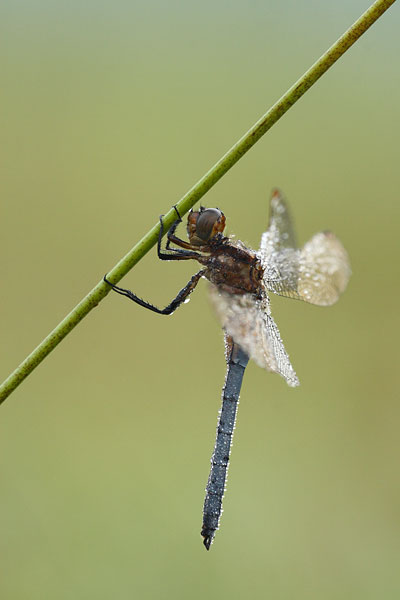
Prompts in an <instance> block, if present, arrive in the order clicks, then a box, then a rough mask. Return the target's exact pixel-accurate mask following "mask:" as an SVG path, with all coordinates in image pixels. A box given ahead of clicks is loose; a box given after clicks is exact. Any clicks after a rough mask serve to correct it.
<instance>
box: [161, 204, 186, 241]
mask: <svg viewBox="0 0 400 600" xmlns="http://www.w3.org/2000/svg"><path fill="white" fill-rule="evenodd" d="M174 209H175V212H176V215H177V217H178V218H177V219H176V221H175V222H174V223H172V225H171V227H170V229H169V231H168V234H167V238H168V239H167V243H166V244H165V249H166V250H174V248H170V247H169V245H170V243H171V241H172V240H170V237H171V236H174V234H175V231H176V228H177V227H178V225H179V224H180V223H182V217H181V215H180V213H179V210H178V208H177V206H176V204H174ZM175 250H176V248H175Z"/></svg>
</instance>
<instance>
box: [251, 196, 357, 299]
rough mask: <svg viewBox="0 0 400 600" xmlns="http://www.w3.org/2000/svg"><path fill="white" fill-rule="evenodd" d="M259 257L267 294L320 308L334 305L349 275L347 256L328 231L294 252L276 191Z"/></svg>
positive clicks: (287, 220)
mask: <svg viewBox="0 0 400 600" xmlns="http://www.w3.org/2000/svg"><path fill="white" fill-rule="evenodd" d="M258 257H259V258H260V260H261V262H262V265H263V267H264V283H265V286H266V288H267V289H268V290H269V291H270V292H273V293H274V294H278V295H279V296H286V297H287V298H295V299H297V300H304V301H305V302H309V303H311V304H317V305H319V306H329V305H330V304H334V302H336V301H337V300H338V298H339V295H340V294H341V293H342V292H343V291H344V290H345V289H346V286H347V283H348V281H349V278H350V275H351V269H350V263H349V257H348V255H347V252H346V250H345V249H344V248H343V246H342V244H341V242H340V241H339V240H338V238H337V237H336V236H335V235H334V234H333V233H331V232H330V231H324V232H321V233H317V234H316V235H314V236H313V237H312V238H311V240H309V241H308V242H307V243H306V244H305V246H304V247H303V248H302V249H297V248H296V243H295V237H294V233H293V227H292V224H291V220H290V216H289V212H288V209H287V205H286V202H285V201H284V199H283V198H282V196H281V195H280V194H279V192H277V191H275V192H274V193H273V195H272V198H271V214H270V221H269V227H268V230H267V231H266V232H265V233H264V234H263V235H262V238H261V245H260V250H259V252H258Z"/></svg>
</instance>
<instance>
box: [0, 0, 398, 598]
mask: <svg viewBox="0 0 400 600" xmlns="http://www.w3.org/2000/svg"><path fill="white" fill-rule="evenodd" d="M368 5H369V3H368V1H365V0H363V1H361V0H353V1H352V2H345V1H343V0H341V1H339V2H335V3H331V2H327V1H325V2H317V1H316V0H314V1H309V2H302V3H299V2H294V1H293V0H292V1H289V0H287V1H282V2H266V1H264V2H260V1H252V2H247V3H244V2H239V1H237V0H233V1H232V0H231V1H230V2H226V1H225V2H223V1H221V2H217V3H214V2H211V1H210V0H205V1H203V2H202V3H197V2H182V1H177V0H173V1H170V2H168V3H167V2H160V1H156V0H154V1H150V2H149V1H147V2H143V1H141V0H140V1H138V2H133V3H131V2H126V1H124V0H115V1H114V2H103V1H97V2H93V1H89V2H85V3H82V2H75V1H72V2H68V3H66V2H57V1H56V2H54V1H53V2H49V1H45V0H38V1H36V2H35V1H27V0H25V1H24V0H21V1H18V0H14V1H13V2H10V1H9V2H6V3H4V4H3V7H2V9H1V10H2V16H1V23H2V34H1V41H0V45H1V55H2V63H3V68H2V104H3V111H2V112H3V118H2V123H1V138H2V144H1V149H0V153H1V165H2V175H1V187H2V193H1V197H2V206H1V278H2V294H1V300H2V302H1V314H0V320H1V345H0V352H1V363H0V375H1V379H3V378H5V377H6V376H7V375H8V374H9V372H10V371H11V370H13V369H14V368H15V366H16V365H17V364H19V362H20V361H21V360H22V359H23V358H24V357H25V356H26V355H27V354H28V353H29V352H30V351H31V350H32V349H33V348H34V347H35V346H36V345H37V344H38V343H39V342H40V341H41V339H42V338H43V337H44V336H45V335H47V333H48V332H49V331H50V330H51V329H52V328H53V327H54V326H55V325H56V324H57V323H58V322H59V321H60V320H61V319H62V318H63V317H64V316H65V315H66V313H67V312H69V310H70V309H71V308H72V307H73V306H74V305H75V304H76V303H77V302H78V301H79V300H80V299H81V298H82V297H83V296H84V295H85V294H86V293H87V292H88V291H89V290H90V289H91V288H92V287H93V285H95V284H96V283H97V281H98V280H99V279H100V278H101V277H102V275H103V274H104V273H105V272H106V271H107V270H108V269H110V268H111V267H112V266H113V265H114V264H115V262H117V260H118V259H119V258H120V257H121V256H122V255H123V254H124V253H125V252H126V251H127V250H128V249H129V248H130V247H131V246H132V245H133V244H134V243H135V242H136V241H137V240H138V239H139V238H140V237H141V236H142V235H143V234H144V233H145V232H146V231H147V230H148V229H149V228H150V226H152V225H153V224H154V223H155V222H156V220H157V217H158V215H159V214H160V213H164V212H166V211H167V210H168V209H169V207H170V206H171V205H172V204H173V203H175V202H176V201H177V200H178V199H179V198H180V197H181V195H182V194H183V193H185V192H186V191H187V189H188V188H189V187H191V185H193V183H195V182H196V181H197V179H198V178H199V177H200V176H201V175H203V173H204V172H205V171H206V170H207V169H208V168H209V167H210V166H211V165H212V164H213V163H214V162H215V161H216V160H217V159H218V158H219V157H220V156H221V155H222V154H223V153H224V152H225V151H226V150H227V149H228V148H229V147H230V146H231V145H232V144H233V143H234V142H235V141H236V140H237V139H238V138H239V137H240V136H241V135H242V134H243V133H244V132H245V131H246V130H247V128H248V127H249V126H250V125H252V124H253V122H254V121H255V120H256V119H257V118H258V117H259V116H260V115H261V114H262V113H263V112H264V111H265V110H266V109H267V108H268V107H269V106H270V105H271V104H272V103H273V102H274V101H275V100H276V99H277V98H278V97H279V96H280V95H281V94H282V93H283V92H284V91H285V90H286V89H287V88H288V87H289V86H290V85H291V84H292V83H293V82H294V81H295V80H296V79H297V78H298V77H299V76H300V75H301V74H302V73H303V72H304V71H305V70H306V68H308V67H309V66H310V65H311V64H312V62H313V61H314V60H316V59H317V58H318V57H319V56H320V55H321V54H322V52H323V51H324V50H325V49H326V48H327V47H328V46H329V45H330V44H331V43H333V42H334V41H335V40H336V39H337V37H338V36H339V35H340V34H341V33H342V32H343V31H344V30H345V29H346V28H347V27H348V26H349V25H350V24H351V23H352V22H353V21H354V20H355V19H356V18H357V17H358V16H359V15H360V14H361V13H362V12H363V11H364V10H365V9H366V8H367V7H368ZM399 26H400V12H399V6H397V5H395V6H394V7H393V8H392V9H390V10H389V11H388V12H387V13H386V14H385V15H384V16H383V17H382V18H381V19H380V20H379V21H378V22H377V23H376V24H375V25H374V26H373V27H372V29H371V30H369V31H368V32H367V34H366V35H365V36H364V38H363V39H361V41H359V42H358V43H357V44H356V46H354V47H353V48H352V49H351V50H350V51H349V52H348V53H347V54H346V56H345V57H344V58H343V59H341V60H340V61H339V63H337V64H336V65H335V66H334V67H333V69H332V70H330V71H329V72H328V74H327V75H326V76H325V77H323V79H322V80H321V81H320V82H319V83H318V84H317V85H316V86H315V87H314V88H312V90H311V91H310V92H309V93H307V94H306V96H305V97H304V98H303V99H302V100H301V101H300V102H299V103H298V104H297V105H296V106H295V107H294V108H293V109H292V110H290V112H289V113H288V114H287V115H286V116H285V117H284V118H283V119H282V120H281V121H280V122H279V123H278V124H277V125H276V126H275V127H274V128H273V129H272V130H271V131H270V132H269V133H268V134H267V135H266V136H265V138H264V139H263V140H262V141H260V142H259V143H258V144H257V146H256V147H255V148H254V149H253V150H252V151H251V152H250V153H248V154H247V155H246V157H245V158H244V159H243V160H241V161H240V163H239V164H237V165H236V167H235V168H234V169H233V170H232V171H231V172H230V173H229V174H228V175H227V176H226V177H224V179H223V180H222V181H221V182H220V183H219V184H218V185H217V186H216V187H215V188H214V189H213V190H212V191H211V192H210V193H209V194H208V195H207V196H206V197H205V199H204V200H203V203H204V204H205V205H206V206H219V207H220V208H222V209H223V210H224V212H225V213H226V215H227V217H228V230H229V232H234V233H235V234H236V235H237V236H238V237H239V238H240V239H242V240H243V241H245V242H247V243H249V244H250V245H251V246H253V247H257V246H258V242H259V238H260V235H261V232H262V231H263V229H264V228H265V225H266V222H267V200H268V197H269V193H270V190H271V188H272V187H273V186H279V187H280V188H281V189H283V190H284V192H285V194H286V196H287V198H288V200H289V202H290V204H291V208H292V212H293V214H294V217H295V220H296V224H297V230H298V233H299V239H300V241H301V242H302V243H303V242H305V241H306V240H307V239H308V238H309V237H310V236H311V235H312V234H313V233H315V232H316V231H318V230H321V229H326V228H329V229H332V230H333V231H335V232H336V233H337V235H338V236H339V237H340V239H341V240H342V241H343V243H344V245H345V246H346V248H347V249H348V251H349V254H350V257H351V262H352V268H353V277H352V279H351V282H350V285H349V288H348V290H347V292H346V293H345V295H344V296H343V297H342V299H341V300H340V302H339V303H338V304H337V305H335V306H334V307H332V308H329V309H320V308H316V307H312V306H307V305H304V304H302V303H297V302H292V301H289V300H286V299H283V298H278V297H274V298H272V308H273V314H274V317H275V319H276V321H277V323H278V325H279V328H280V331H281V334H282V337H283V339H284V341H285V344H286V347H287V349H288V352H289V353H290V356H291V358H292V362H293V365H294V367H295V369H296V371H297V373H298V375H299V377H300V380H301V383H302V385H301V387H300V388H299V389H297V390H293V389H290V388H289V387H287V386H286V384H285V383H284V381H283V380H282V379H281V378H279V377H277V376H275V375H271V374H267V373H265V372H264V371H262V370H261V369H259V368H257V367H256V366H254V365H253V364H250V365H249V367H248V370H247V372H246V375H245V379H244V385H243V389H242V395H241V406H240V410H239V416H238V422H237V430H236V435H235V443H234V447H233V453H232V463H231V468H230V471H229V482H228V490H227V494H226V496H225V503H224V508H225V513H224V515H223V518H222V526H221V530H220V531H219V532H218V533H217V536H216V540H215V543H214V544H213V546H212V549H211V551H210V552H209V553H207V552H206V551H205V550H204V548H203V546H202V543H201V538H200V527H201V511H202V505H203V498H204V488H205V484H206V480H207V476H208V470H209V459H210V456H211V452H212V449H213V445H214V438H215V426H216V419H217V413H218V409H219V406H220V391H221V387H222V384H223V380H224V375H225V364H224V356H223V342H222V333H221V330H220V327H219V325H218V323H217V322H216V319H215V317H214V315H213V314H212V311H211V308H210V305H209V302H208V298H207V285H206V284H205V282H203V283H201V284H200V285H199V287H198V290H197V291H196V293H195V294H194V295H193V296H192V299H191V302H190V304H189V305H187V306H186V305H185V306H184V307H183V308H181V309H180V310H179V311H178V312H177V313H176V314H174V315H173V316H172V317H170V318H163V317H159V316H157V315H155V314H153V313H150V312H148V311H145V310H142V309H140V308H139V307H137V306H135V305H134V304H132V303H129V302H128V301H125V300H123V299H121V298H120V297H118V296H116V295H109V296H108V297H107V298H106V299H105V300H104V302H102V303H101V305H99V307H98V308H97V310H95V311H93V312H92V313H91V314H90V315H89V316H88V318H86V319H85V320H84V321H83V322H82V323H81V324H80V326H79V327H78V328H77V329H75V330H74V331H73V333H72V334H71V335H70V336H68V337H67V338H66V339H65V340H64V342H63V343H62V344H61V345H60V346H59V347H58V348H57V349H56V350H55V351H54V352H53V353H52V354H51V355H50V356H49V357H48V358H47V359H46V360H45V362H44V363H42V365H41V366H40V367H39V368H38V369H37V370H36V371H35V372H34V373H33V374H32V376H30V377H29V378H28V379H27V380H26V381H25V382H24V383H23V385H21V386H20V387H19V388H18V389H17V390H16V392H15V393H14V394H13V395H12V396H11V397H10V398H9V399H8V400H7V401H6V403H5V404H4V405H2V406H1V409H0V411H1V418H0V428H1V431H0V444H1V446H0V465H1V467H0V468H1V473H0V477H1V501H0V506H1V510H0V531H1V534H0V562H1V565H2V566H1V576H0V597H1V598H2V600H3V599H4V600H28V599H29V600H36V599H43V598H57V599H58V600H64V599H70V598H73V599H74V600H78V599H87V598H96V600H97V599H109V598H120V599H125V598H135V597H140V598H144V599H147V598H165V599H169V598H194V599H195V598H204V596H207V598H211V599H214V598H228V597H229V598H232V599H236V598H238V599H239V598H245V597H255V598H260V597H266V598H279V599H285V600H286V599H293V598H296V599H297V600H298V599H303V598H304V599H307V600H310V599H321V598H323V599H324V600H330V599H339V598H340V599H343V598H352V599H353V598H356V599H363V600H366V599H367V600H368V599H376V598H384V599H385V600H387V599H392V598H393V599H394V598H396V599H397V598H399V595H400V573H399V564H400V541H399V539H400V514H399V500H400V476H399V469H398V463H399V458H398V454H399V451H398V447H399V443H398V431H399V427H400V423H399V419H400V408H399V401H398V400H399V397H398V388H399V383H398V381H399V376H398V373H396V371H397V370H398V369H399V350H398V348H399V343H398V336H399V333H398V324H399V319H398V295H399V279H398V268H399V267H398V261H399V246H398V243H399V242H398V223H399V216H400V208H399V205H400V203H399V191H398V190H399V189H400V169H399V151H398V144H399V138H400V126H399V106H400V78H399V67H398V59H399V56H400V36H399V35H398V33H399ZM181 233H182V235H183V231H182V232H181ZM195 269H196V265H195V264H185V263H161V262H160V261H158V260H157V257H156V253H155V250H154V251H152V252H151V253H150V254H148V255H147V256H146V257H145V259H144V260H143V261H142V262H141V263H140V264H139V265H138V266H137V268H135V269H134V270H133V271H132V272H131V273H130V274H129V275H128V276H127V277H125V278H124V280H123V282H122V285H124V286H126V287H130V288H131V289H133V290H134V291H136V292H137V293H138V294H139V295H141V296H142V297H144V298H146V299H148V300H150V301H152V302H154V303H155V304H157V305H158V306H164V305H165V304H167V302H169V301H170V300H171V299H172V297H174V295H175V294H176V292H177V290H178V289H180V288H181V287H182V286H183V284H184V283H186V281H187V280H188V279H189V278H190V276H191V275H192V273H193V272H194V270H195Z"/></svg>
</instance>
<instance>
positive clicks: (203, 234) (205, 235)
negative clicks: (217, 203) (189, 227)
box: [196, 208, 225, 242]
mask: <svg viewBox="0 0 400 600" xmlns="http://www.w3.org/2000/svg"><path fill="white" fill-rule="evenodd" d="M224 227H225V216H224V213H223V212H221V211H220V210H218V208H206V209H205V210H202V211H201V212H200V213H199V216H198V217H197V222H196V235H197V237H199V238H200V239H201V240H203V241H205V242H208V240H210V239H211V238H212V237H214V235H215V234H216V233H218V232H222V231H223V230H224Z"/></svg>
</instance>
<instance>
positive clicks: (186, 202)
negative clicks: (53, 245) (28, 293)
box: [0, 0, 395, 402]
mask: <svg viewBox="0 0 400 600" xmlns="http://www.w3.org/2000/svg"><path fill="white" fill-rule="evenodd" d="M394 2H395V0H377V1H376V2H374V4H372V6H370V8H369V9H368V10H367V11H366V12H365V13H364V14H363V15H361V17H360V18H359V19H358V20H357V21H356V22H355V23H354V24H353V25H352V26H351V27H350V28H349V29H348V30H347V31H346V32H345V33H344V34H343V35H342V36H341V37H340V38H339V39H338V40H337V42H335V43H334V44H333V46H331V47H330V48H329V50H327V51H326V52H325V54H323V55H322V56H321V58H320V59H319V60H317V62H316V63H314V64H313V65H312V67H310V69H308V71H306V73H304V75H303V76H302V77H300V79H299V80H298V81H296V83H295V84H294V85H293V86H292V87H291V88H290V89H289V90H288V91H287V92H286V93H285V94H284V95H283V96H282V98H280V99H279V100H278V101H277V102H276V103H275V104H274V105H273V106H272V108H270V109H269V111H268V112H267V113H265V115H263V116H262V117H261V119H259V120H258V121H257V123H256V124H255V125H254V126H253V127H252V128H251V129H249V131H248V132H247V133H246V134H245V135H244V136H243V137H242V138H241V139H240V140H239V141H238V142H237V143H236V144H235V145H234V146H233V147H232V148H231V149H230V150H229V151H228V152H227V153H226V154H225V156H223V157H222V158H221V159H220V160H219V161H218V162H217V163H216V164H215V165H214V166H213V167H212V168H211V169H210V170H209V171H208V173H206V174H205V175H204V176H203V177H202V178H201V179H200V180H199V181H198V182H197V183H196V185H194V186H193V187H192V189H191V190H189V191H188V192H187V193H186V194H185V195H184V196H183V198H181V200H180V201H179V202H178V204H177V207H178V209H179V212H180V214H181V215H184V214H185V213H186V212H187V211H188V210H189V209H190V208H191V207H192V206H193V205H194V204H195V203H196V202H197V201H198V200H199V199H200V198H201V197H202V196H204V194H205V193H206V192H207V191H208V190H209V189H210V188H211V187H212V186H213V185H215V184H216V183H217V181H219V179H221V177H222V176H223V175H225V173H226V172H227V171H229V169H230V168H231V167H233V165H234V164H235V163H236V162H237V161H238V160H239V159H240V158H241V157H242V156H243V155H244V154H245V153H246V152H247V151H248V150H250V148H251V147H252V146H254V144H255V143H256V142H257V141H258V140H259V139H260V138H261V137H262V136H263V135H264V133H266V132H267V131H268V129H270V128H271V127H272V125H274V123H276V122H277V121H278V119H280V118H281V117H282V115H284V114H285V112H286V111H287V110H289V108H290V107H291V106H293V104H294V103H295V102H297V100H298V99H299V98H301V96H302V95H303V94H304V93H305V92H306V91H307V90H308V89H309V88H310V87H311V86H312V85H313V84H314V83H315V82H316V81H317V80H318V79H319V78H320V77H321V76H322V75H323V74H324V73H325V72H326V71H327V70H328V69H329V67H331V66H332V65H333V64H334V63H335V62H336V61H337V60H338V59H339V58H340V57H341V56H342V55H343V54H344V53H345V52H346V50H348V49H349V48H350V46H352V45H353V44H354V42H356V41H357V40H358V38H359V37H361V35H362V34H363V33H364V32H365V31H366V30H367V29H368V28H369V27H370V26H371V25H372V24H373V23H374V22H375V21H376V20H377V19H378V18H379V17H380V16H381V15H382V14H383V13H384V12H385V11H386V10H387V9H388V8H389V7H390V6H391V5H392V4H394ZM174 219H175V211H174V210H173V209H171V210H170V211H169V212H168V213H167V214H166V215H165V221H164V222H165V226H166V227H165V228H166V229H168V227H169V226H170V225H171V224H172V222H173V221H174ZM158 230H159V223H157V224H156V225H155V226H154V227H153V228H152V229H151V230H150V231H149V232H148V233H147V234H146V235H145V236H144V237H143V238H142V239H141V240H140V241H139V242H138V243H137V244H136V246H134V247H133V248H132V249H131V250H130V251H129V252H128V253H127V254H126V256H124V257H123V258H122V259H121V260H120V261H119V262H118V264H117V265H115V267H114V268H113V269H112V270H111V271H109V273H108V277H109V279H110V280H111V281H112V282H113V283H117V282H118V281H119V280H120V279H121V278H122V277H123V276H124V275H126V273H127V272H128V271H129V270H130V269H131V268H132V267H133V266H134V265H135V264H136V263H137V262H138V261H139V260H140V259H141V258H142V257H143V256H144V255H145V254H146V253H147V252H148V251H149V250H150V249H151V248H152V247H153V246H154V245H155V244H156V242H157V236H158ZM109 291H110V288H109V286H108V285H107V284H106V283H104V282H103V281H100V282H99V283H98V284H97V285H96V286H95V287H94V288H93V289H92V290H91V291H90V292H89V293H88V294H87V296H85V298H84V299H83V300H82V301H81V302H80V303H79V304H78V305H77V306H76V307H75V308H74V309H73V310H72V311H71V312H70V313H69V315H67V316H66V317H65V319H64V320H63V321H61V323H59V324H58V325H57V327H56V328H55V329H53V331H52V332H51V333H50V334H49V335H48V336H47V337H46V338H45V339H44V340H43V341H42V342H41V344H39V346H37V348H35V350H33V352H32V353H31V354H30V355H29V356H28V357H27V358H26V359H25V360H24V361H23V362H22V363H21V364H20V365H19V366H18V367H17V368H16V369H15V371H14V372H13V373H11V375H10V376H9V377H8V378H7V379H6V380H5V381H4V382H3V383H2V384H1V386H0V402H2V401H3V400H5V399H6V398H7V396H8V395H9V394H11V392H12V391H13V390H14V389H15V388H16V387H17V386H18V385H19V384H20V383H21V382H22V381H23V380H24V379H25V377H27V376H28V375H29V373H31V371H33V369H34V368H35V367H37V366H38V364H39V363H41V362H42V360H43V359H44V358H45V357H46V356H47V355H48V354H49V353H50V352H51V351H52V350H53V349H54V348H55V347H56V346H57V345H58V344H59V343H60V342H61V340H62V339H63V338H64V337H65V336H66V335H67V334H68V333H69V332H70V331H71V330H72V329H73V328H74V327H75V326H76V325H77V324H78V323H79V321H81V320H82V319H83V318H84V317H85V316H86V315H87V314H88V313H89V312H90V311H91V310H92V308H94V307H95V306H97V304H98V303H99V302H100V300H102V299H103V298H104V297H105V296H106V295H107V293H108V292H109Z"/></svg>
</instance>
